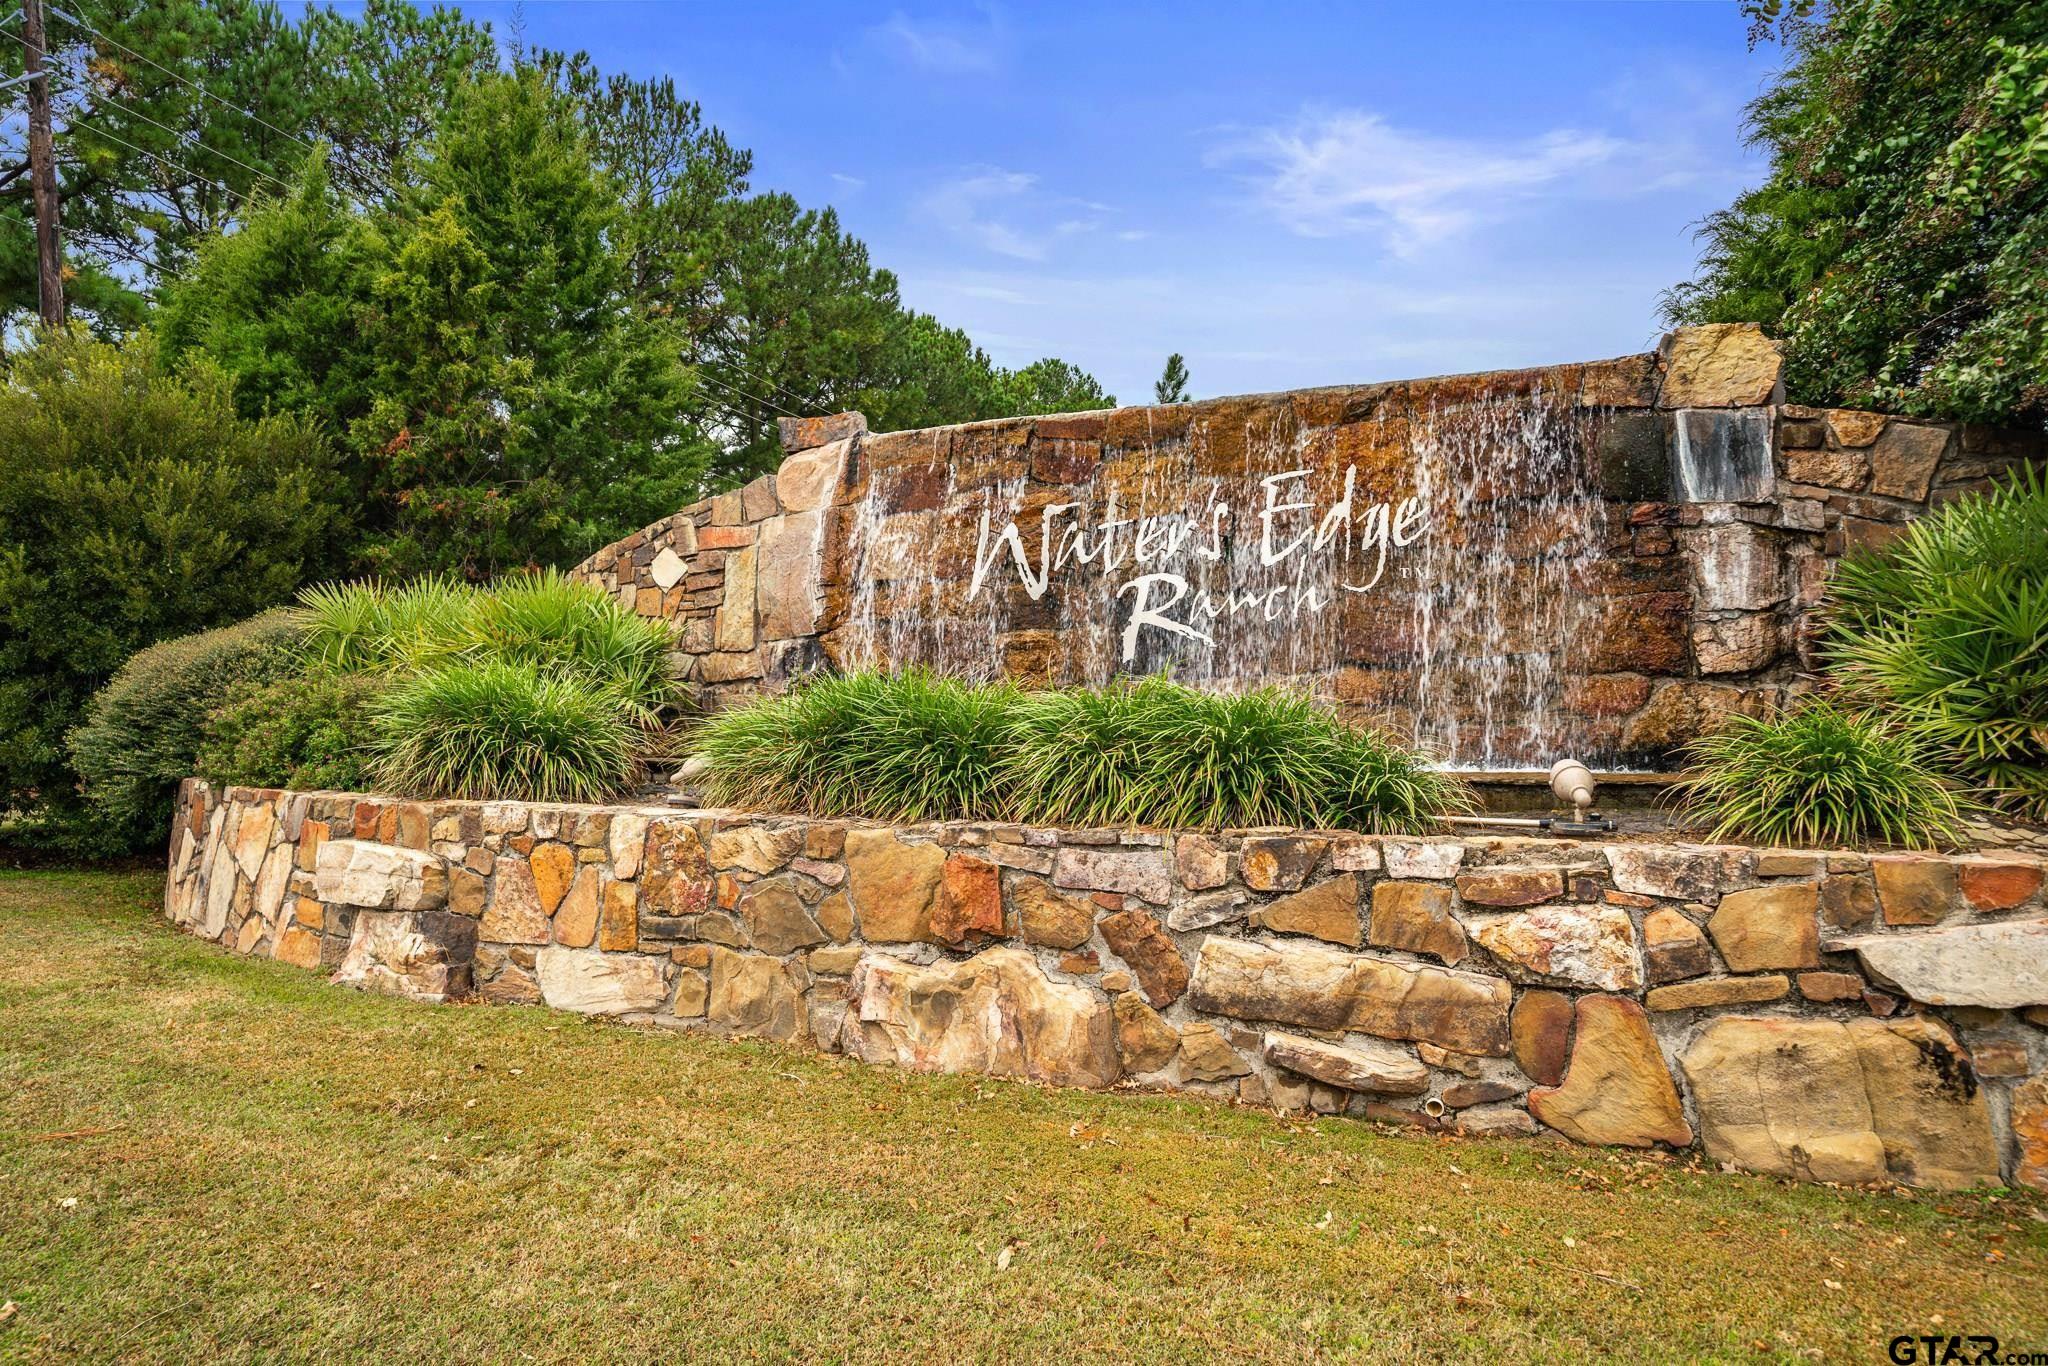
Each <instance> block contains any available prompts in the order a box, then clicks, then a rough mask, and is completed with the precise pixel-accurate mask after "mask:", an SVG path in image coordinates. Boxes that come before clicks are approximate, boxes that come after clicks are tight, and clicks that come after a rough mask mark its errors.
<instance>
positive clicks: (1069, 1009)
mask: <svg viewBox="0 0 2048 1366" xmlns="http://www.w3.org/2000/svg"><path fill="white" fill-rule="evenodd" d="M850 842H851V836H849V843H850ZM848 993H849V999H850V1000H851V1002H852V1010H851V1011H850V1013H849V1015H848V1019H847V1045H848V1051H849V1052H851V1053H853V1054H855V1056H857V1057H860V1058H862V1059H863V1060H865V1061H868V1062H893V1063H897V1064H899V1065H901V1066H904V1067H912V1068H917V1069H919V1070H922V1071H937V1072H986V1073H989V1074H992V1075H995V1076H1021V1077H1030V1078H1032V1079H1033V1080H1036V1081H1043V1082H1051V1083H1055V1084H1058V1085H1064V1086H1107V1085H1109V1084H1110V1083H1112V1082H1114V1081H1115V1080H1116V1079H1117V1076H1118V1074H1119V1072H1120V1071H1121V1064H1120V1060H1119V1058H1118V1054H1117V1039H1116V1028H1115V1018H1114V1015H1113V1013H1112V1011H1111V1008H1110V1006H1109V1004H1108V1003H1107V1002H1105V1001H1102V1000H1100V999H1099V998H1097V997H1096V995H1095V994H1094V993H1093V992H1091V991H1089V990H1088V989H1087V988H1086V987H1080V986H1067V985H1064V984H1061V983H1057V982H1054V981H1052V980H1051V979H1049V978H1048V977H1046V975H1045V974H1044V972H1043V971H1041V970H1040V968H1039V966H1038V962H1037V960H1036V959H1034V958H1033V957H1032V956H1031V954H1030V953H1028V952H1027V951H1025V950H1023V949H1016V948H1007V947H1003V948H992V949H984V950H982V952H980V953H978V954H976V955H975V956H974V957H972V958H969V959H967V960H965V961H964V962H941V963H934V964H932V965H931V966H930V967H920V966H918V965H916V964H914V963H906V962H903V961H902V960H900V959H896V958H890V957H887V956H885V955H882V954H873V953H871V954H869V955H868V956H867V957H865V958H863V959H862V960H861V962H860V965H859V966H858V967H856V968H855V969H854V972H853V978H852V981H851V983H850V985H849V988H848Z"/></svg>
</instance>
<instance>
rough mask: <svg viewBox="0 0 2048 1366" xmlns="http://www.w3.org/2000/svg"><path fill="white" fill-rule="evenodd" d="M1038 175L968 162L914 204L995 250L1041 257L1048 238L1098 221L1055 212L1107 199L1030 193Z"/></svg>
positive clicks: (1079, 232) (1075, 233)
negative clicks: (1076, 198) (1090, 200)
mask: <svg viewBox="0 0 2048 1366" xmlns="http://www.w3.org/2000/svg"><path fill="white" fill-rule="evenodd" d="M1037 187H1038V177H1037V176H1035V175H1033V174H1031V173H1030V172H1028V171H1006V170H1004V169H1003V168H1002V167H1000V166H975V167H969V168H968V169H967V170H965V171H963V172H962V173H961V174H960V175H958V176H956V177H955V178H954V179H952V180H949V181H946V182H945V183H944V184H941V185H939V186H937V187H936V188H934V189H932V190H930V191H929V192H927V193H926V194H925V195H924V196H923V198H922V199H920V200H919V201H918V208H919V210H920V211H921V212H922V213H923V214H924V215H925V216H926V217H928V218H930V219H931V221H933V222H934V223H936V224H938V225H939V226H940V227H942V228H944V229H946V230H947V231H948V232H950V233H953V234H954V235H955V236H957V237H961V238H964V239H966V240H967V241H970V242H973V243H975V244H976V245H978V246H980V247H982V248H983V249H984V250H987V251H992V252H994V253H995V254H996V255H998V256H1008V257H1011V258H1013V259H1015V260H1019V261H1043V260H1045V259H1046V257H1047V255H1048V254H1049V253H1050V251H1051V248H1052V245H1053V243H1055V242H1059V241H1064V240H1069V239H1072V238H1076V237H1080V236H1084V235H1085V234H1088V233H1092V232H1094V231H1095V230H1096V229H1097V228H1099V227H1100V226H1101V220H1100V219H1099V218H1096V217H1058V216H1057V215H1058V214H1060V213H1062V212H1065V213H1069V214H1071V212H1072V211H1073V210H1074V209H1075V208H1077V207H1078V208H1083V209H1088V210H1091V211H1093V210H1100V211H1104V212H1107V211H1109V206H1108V205H1103V204H1094V203H1091V202H1089V201H1086V200H1071V199H1063V198H1061V197H1059V196H1056V195H1055V196H1041V195H1036V194H1034V193H1033V191H1034V190H1036V189H1037Z"/></svg>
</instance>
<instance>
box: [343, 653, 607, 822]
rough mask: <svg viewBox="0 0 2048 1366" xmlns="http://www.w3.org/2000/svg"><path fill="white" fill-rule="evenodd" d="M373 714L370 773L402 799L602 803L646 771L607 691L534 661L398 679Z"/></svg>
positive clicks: (461, 666) (459, 666)
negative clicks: (459, 798) (541, 665)
mask: <svg viewBox="0 0 2048 1366" xmlns="http://www.w3.org/2000/svg"><path fill="white" fill-rule="evenodd" d="M373 718H374V727H375V738H374V744H373V760H372V765H371V769H372V772H373V773H374V774H375V776H376V778H377V781H378V783H379V785H380V786H381V787H383V788H384V789H386V790H389V791H391V792H394V793H397V794H399V795H402V796H409V797H469V798H511V799H519V800H526V801H551V802H595V801H604V800H606V799H608V798H612V797H616V796H619V795H621V794H622V793H624V792H626V791H628V790H629V789H630V788H631V787H632V786H633V784H634V782H635V780H636V779H637V778H638V777H639V776H640V773H641V756H642V751H643V747H644V741H645V737H644V735H643V733H642V732H641V731H640V730H639V729H638V728H637V727H635V726H634V725H633V724H632V723H631V721H630V720H629V719H628V718H627V717H626V715H625V714H624V713H622V712H621V710H620V708H619V705H618V702H617V699H616V698H615V697H614V696H613V695H612V694H611V693H610V692H608V691H607V690H606V689H605V688H604V687H602V686H601V685H598V684H594V683H591V682H589V681H588V680H585V679H581V678H576V677H570V676H563V675H559V674H552V673H548V672H546V671H544V670H541V669H538V668H536V667H534V666H533V665H532V664H528V663H519V662H514V661H509V660H487V661H485V662H483V663H481V664H470V663H466V662H465V663H456V664H449V665H444V666H440V667H436V668H433V669H430V670H428V671H427V672H425V673H421V674H418V675H415V676H413V677H410V678H403V679H400V680H398V681H396V682H394V683H393V684H392V685H391V687H390V688H389V690H388V691H386V692H385V693H384V694H383V696H382V697H381V698H380V699H379V700H378V702H377V703H376V705H375V707H374V709H373Z"/></svg>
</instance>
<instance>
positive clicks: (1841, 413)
mask: <svg viewBox="0 0 2048 1366" xmlns="http://www.w3.org/2000/svg"><path fill="white" fill-rule="evenodd" d="M1890 421H1891V418H1890V417H1888V416H1887V415H1885V414H1884V413H1866V412H1862V411H1860V410H1858V409H1855V408H1830V409H1829V410H1828V430H1829V431H1830V432H1832V433H1834V437H1835V443H1836V444H1837V445H1840V446H1851V447H1856V448H1859V449H1860V448H1861V447H1864V446H1868V445H1870V444H1871V443H1872V442H1874V441H1876V440H1877V438H1878V437H1880V436H1882V435H1883V434H1884V429H1885V424H1886V423H1888V422H1890Z"/></svg>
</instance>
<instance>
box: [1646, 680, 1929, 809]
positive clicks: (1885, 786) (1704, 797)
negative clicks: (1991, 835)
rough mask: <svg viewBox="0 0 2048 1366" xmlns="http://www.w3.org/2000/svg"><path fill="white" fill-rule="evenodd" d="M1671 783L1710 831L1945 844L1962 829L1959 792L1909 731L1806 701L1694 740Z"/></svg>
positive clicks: (1739, 719) (1733, 720)
mask: <svg viewBox="0 0 2048 1366" xmlns="http://www.w3.org/2000/svg"><path fill="white" fill-rule="evenodd" d="M1689 753H1690V757H1691V764H1690V766H1689V767H1688V768H1687V770H1686V771H1685V773H1684V774H1683V775H1682V776H1681V777H1680V779H1679V781H1678V783H1677V784H1675V787H1674V790H1675V792H1676V793H1677V795H1678V796H1679V798H1680V800H1681V801H1682V802H1683V803H1684V809H1685V811H1686V813H1687V814H1688V815H1690V816H1692V817H1694V818H1695V819H1698V820H1700V821H1703V822H1708V823H1711V824H1712V825H1713V835H1712V838H1714V839H1729V838H1741V839H1749V840H1758V841H1761V842H1764V843H1767V844H1802V845H1840V844H1852V843H1863V842H1866V841H1871V840H1877V841H1882V842H1884V843H1888V844H1906V845H1913V844H1945V843H1952V842H1954V841H1955V840H1957V839H1958V837H1959V836H1960V834H1961V810H1960V808H1959V805H1958V803H1957V800H1956V796H1955V794H1954V793H1953V792H1952V791H1951V790H1950V789H1949V787H1948V785H1947V784H1946V783H1944V782H1943V781H1942V778H1941V775H1940V774H1939V772H1937V771H1936V770H1935V768H1934V767H1932V766H1931V765H1930V764H1929V763H1928V762H1927V759H1926V753H1925V746H1924V745H1923V743H1922V742H1921V741H1920V740H1919V739H1918V738H1916V737H1915V736H1914V735H1912V734H1911V733H1908V732H1905V731H1901V730H1897V729H1891V728H1887V727H1886V726H1884V725H1883V724H1881V723H1880V722H1879V721H1878V720H1877V719H1876V718H1875V717H1874V716H1873V715H1872V714H1870V713H1867V712H1865V713H1858V712H1853V711H1848V710H1845V709H1843V708H1841V707H1839V706H1837V705H1836V704H1835V703H1833V702H1830V701H1828V700H1826V699H1824V698H1823V699H1813V700H1809V701H1807V702H1805V703H1803V704H1802V705H1800V706H1798V707H1797V708H1795V709H1793V710H1791V711H1788V712H1784V713H1781V714H1779V715H1777V716H1773V717H1767V718H1757V717H1751V716H1743V715H1740V714H1737V715H1734V716H1731V717H1730V718H1729V720H1728V724H1727V725H1726V726H1724V727H1723V728H1721V729H1720V730H1717V731H1715V732H1713V733H1712V734H1710V735H1706V736H1703V737H1702V738H1700V739H1698V740H1696V741H1694V742H1693V744H1692V745H1691V746H1690V749H1689Z"/></svg>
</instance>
